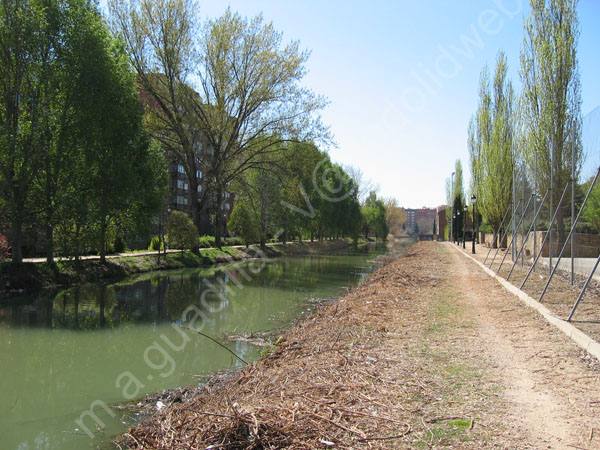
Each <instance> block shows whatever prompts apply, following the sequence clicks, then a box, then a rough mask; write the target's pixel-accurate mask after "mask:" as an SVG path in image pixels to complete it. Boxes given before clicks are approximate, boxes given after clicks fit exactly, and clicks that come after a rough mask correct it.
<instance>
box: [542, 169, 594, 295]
mask: <svg viewBox="0 0 600 450" xmlns="http://www.w3.org/2000/svg"><path fill="white" fill-rule="evenodd" d="M598 175H600V167H599V168H598V170H597V171H596V176H595V177H594V181H592V185H591V186H590V189H589V190H588V193H587V195H586V196H585V199H584V200H583V205H581V209H580V210H579V212H578V213H577V217H576V218H575V223H573V226H572V227H571V231H569V235H568V236H567V240H566V241H565V244H564V245H563V247H562V249H561V251H560V254H559V255H558V261H556V266H554V267H553V268H552V271H551V272H550V277H548V281H547V282H546V286H545V287H544V290H543V291H542V295H540V298H539V301H540V302H541V301H542V298H543V297H544V294H545V293H546V290H547V289H548V286H549V285H550V282H551V281H552V277H553V276H554V274H555V273H556V269H558V264H559V263H560V259H561V258H562V255H563V253H564V251H565V248H567V243H568V242H569V239H570V238H571V235H572V234H573V232H574V231H575V226H576V225H577V222H579V218H580V217H581V213H583V210H584V209H585V205H586V203H587V201H588V198H589V197H590V194H591V193H592V189H594V185H595V184H596V180H598Z"/></svg>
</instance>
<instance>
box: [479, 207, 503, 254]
mask: <svg viewBox="0 0 600 450" xmlns="http://www.w3.org/2000/svg"><path fill="white" fill-rule="evenodd" d="M509 212H510V207H508V208H506V212H505V213H504V218H503V219H502V222H500V228H498V230H497V231H496V232H495V233H494V237H493V238H492V242H491V244H492V245H494V242H496V238H497V237H498V233H500V230H501V229H502V227H503V226H504V221H505V220H506V217H507V216H508V213H509ZM492 245H490V249H489V250H488V252H487V255H486V257H485V259H484V260H483V264H485V262H486V261H487V259H488V257H489V256H490V253H491V251H492Z"/></svg>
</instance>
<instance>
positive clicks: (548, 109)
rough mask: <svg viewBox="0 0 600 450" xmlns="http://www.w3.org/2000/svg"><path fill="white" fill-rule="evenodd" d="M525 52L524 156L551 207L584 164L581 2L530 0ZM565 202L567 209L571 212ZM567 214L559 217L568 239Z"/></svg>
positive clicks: (523, 99)
mask: <svg viewBox="0 0 600 450" xmlns="http://www.w3.org/2000/svg"><path fill="white" fill-rule="evenodd" d="M530 3H531V13H530V15H529V18H528V19H527V21H526V22H525V25H524V27H525V36H524V39H523V47H522V49H521V71H520V76H521V83H522V85H523V91H522V94H521V108H520V113H521V123H522V131H523V134H522V144H523V149H524V156H525V160H526V162H527V165H528V167H529V169H530V173H531V177H532V178H533V179H534V180H533V181H534V184H535V185H536V186H537V191H538V192H545V191H546V190H547V189H551V193H552V194H551V196H550V197H551V200H548V201H549V202H550V205H551V206H553V207H554V208H555V207H556V203H557V199H558V198H559V197H560V193H561V192H562V191H563V189H564V187H565V185H566V183H567V182H568V181H569V180H570V179H571V177H572V176H573V175H574V176H573V178H574V180H573V182H575V181H576V180H577V178H578V176H579V172H580V169H581V163H582V155H583V152H582V145H581V91H580V83H579V68H578V62H577V40H578V37H579V22H578V19H577V3H578V1H577V0H530ZM569 203H570V201H569V200H567V201H566V202H565V204H564V208H568V206H569ZM564 208H563V209H560V210H559V211H558V213H557V219H556V220H557V227H558V234H559V240H563V239H564V235H565V228H564V220H563V216H564Z"/></svg>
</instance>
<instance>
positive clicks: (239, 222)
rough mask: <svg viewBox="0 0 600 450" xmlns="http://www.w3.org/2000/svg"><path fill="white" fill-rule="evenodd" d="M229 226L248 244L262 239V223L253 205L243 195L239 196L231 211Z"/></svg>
mask: <svg viewBox="0 0 600 450" xmlns="http://www.w3.org/2000/svg"><path fill="white" fill-rule="evenodd" d="M227 228H228V229H229V230H230V231H231V232H233V233H235V234H237V235H238V236H240V238H241V239H242V240H243V241H244V243H245V244H246V245H249V244H253V243H255V242H258V241H259V239H260V223H259V221H258V220H257V214H256V213H255V211H253V210H252V206H251V205H250V204H249V202H248V201H247V200H245V199H244V198H243V197H238V198H237V201H236V203H235V206H234V208H233V211H232V212H231V216H230V218H229V222H228V223H227Z"/></svg>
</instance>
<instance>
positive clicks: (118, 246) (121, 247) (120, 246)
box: [113, 236, 127, 253]
mask: <svg viewBox="0 0 600 450" xmlns="http://www.w3.org/2000/svg"><path fill="white" fill-rule="evenodd" d="M113 247H114V249H115V253H123V252H125V251H126V250H127V244H126V243H125V239H123V237H122V236H117V237H116V238H115V243H114V245H113Z"/></svg>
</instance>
